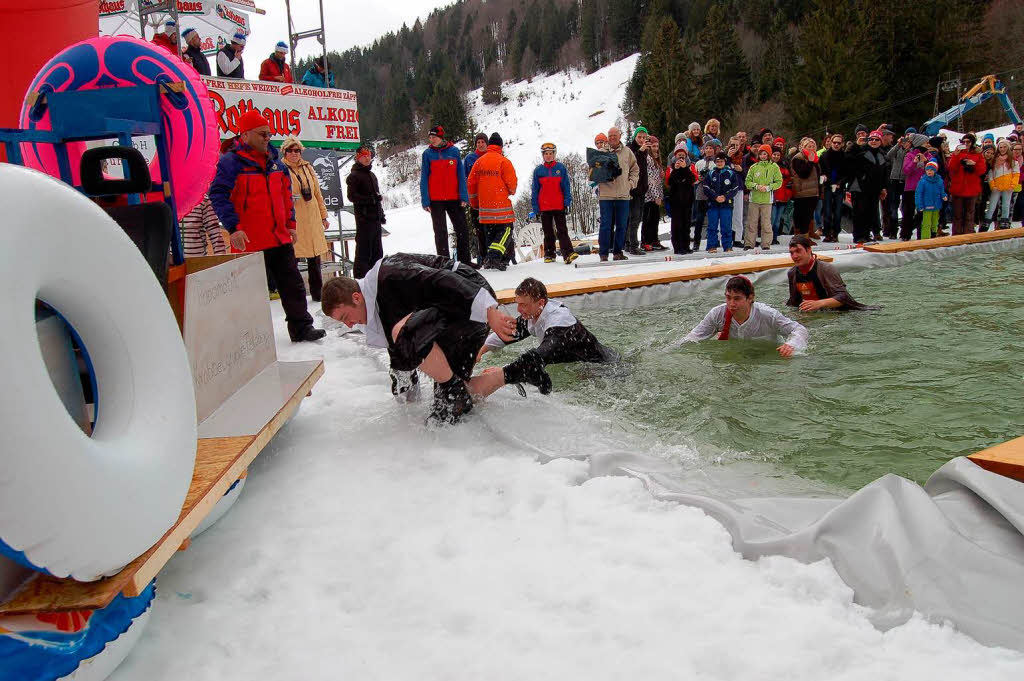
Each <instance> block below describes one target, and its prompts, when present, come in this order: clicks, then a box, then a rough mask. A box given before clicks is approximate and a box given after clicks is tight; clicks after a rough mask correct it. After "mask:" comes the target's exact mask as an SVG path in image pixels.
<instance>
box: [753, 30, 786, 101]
mask: <svg viewBox="0 0 1024 681" xmlns="http://www.w3.org/2000/svg"><path fill="white" fill-rule="evenodd" d="M767 35H768V36H770V40H769V42H768V45H767V47H766V48H765V51H764V55H763V56H762V57H761V59H762V61H763V64H762V66H761V73H760V74H759V77H758V82H757V94H758V97H757V98H758V101H761V102H765V101H767V100H769V99H773V98H774V99H782V96H783V93H784V92H785V91H786V89H787V87H788V85H789V80H790V78H792V76H793V50H792V43H791V42H790V35H789V24H788V23H787V22H786V17H785V15H783V14H782V12H776V13H775V14H774V15H773V17H772V20H771V24H770V26H769V28H768V33H767Z"/></svg>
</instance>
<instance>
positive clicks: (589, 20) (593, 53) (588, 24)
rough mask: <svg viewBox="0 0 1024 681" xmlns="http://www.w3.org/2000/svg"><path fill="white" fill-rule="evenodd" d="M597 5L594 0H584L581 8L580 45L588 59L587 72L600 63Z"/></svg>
mask: <svg viewBox="0 0 1024 681" xmlns="http://www.w3.org/2000/svg"><path fill="white" fill-rule="evenodd" d="M596 5H597V3H596V2H594V1H593V0H584V1H583V6H582V7H581V8H580V46H581V47H582V48H583V57H584V59H586V60H587V72H590V71H593V70H594V69H596V68H597V67H598V63H599V62H598V53H599V52H600V43H599V42H598V41H599V38H598V36H599V30H598V26H597V7H596Z"/></svg>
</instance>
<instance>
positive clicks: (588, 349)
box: [473, 277, 619, 395]
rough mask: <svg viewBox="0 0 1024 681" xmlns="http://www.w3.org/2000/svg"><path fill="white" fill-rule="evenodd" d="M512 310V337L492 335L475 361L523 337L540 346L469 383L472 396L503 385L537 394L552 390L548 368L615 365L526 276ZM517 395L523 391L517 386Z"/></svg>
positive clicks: (583, 329) (542, 288)
mask: <svg viewBox="0 0 1024 681" xmlns="http://www.w3.org/2000/svg"><path fill="white" fill-rule="evenodd" d="M516 307H517V308H518V310H519V318H518V319H517V320H516V330H515V333H514V334H513V336H512V338H511V339H510V340H507V341H503V340H502V339H501V338H500V337H499V336H498V334H496V333H491V334H490V335H489V336H487V339H486V340H485V341H484V345H483V347H482V348H480V352H479V353H478V354H477V361H479V360H480V358H481V357H483V356H484V355H485V354H486V353H488V352H494V351H496V350H500V349H501V348H503V347H505V345H506V344H507V343H517V342H519V341H521V340H523V339H524V338H526V337H527V336H536V337H537V339H538V340H539V341H540V345H538V346H537V348H536V349H534V350H527V351H526V352H524V353H523V354H522V355H520V356H519V358H518V359H516V360H515V361H514V362H512V363H511V364H508V365H506V366H505V367H502V368H498V367H491V368H489V369H485V370H484V372H483V373H482V374H481V375H480V376H477V377H475V378H474V379H473V390H474V392H476V391H480V393H481V394H482V395H490V394H491V393H493V392H494V391H495V390H497V389H498V388H500V387H502V386H503V385H509V384H520V383H529V384H531V385H535V386H537V388H538V389H539V390H540V392H541V394H545V395H546V394H547V393H549V392H551V377H550V376H548V374H547V372H546V371H544V367H546V366H547V365H549V364H562V363H566V362H598V363H606V362H616V361H618V360H619V353H617V352H615V351H614V350H612V349H611V348H608V347H606V346H604V345H601V343H600V342H598V340H597V338H595V337H594V334H592V333H591V332H590V331H588V330H587V327H585V326H583V324H582V323H581V322H580V321H579V320H577V319H576V317H575V316H573V314H572V312H570V311H569V308H567V307H566V306H565V305H562V304H561V303H560V302H558V301H557V300H548V290H547V287H545V286H544V284H543V283H542V282H541V281H539V280H537V279H534V278H533V277H528V278H526V279H523V281H522V282H521V283H520V284H519V286H517V287H516ZM520 391H521V392H523V390H522V388H521V387H520Z"/></svg>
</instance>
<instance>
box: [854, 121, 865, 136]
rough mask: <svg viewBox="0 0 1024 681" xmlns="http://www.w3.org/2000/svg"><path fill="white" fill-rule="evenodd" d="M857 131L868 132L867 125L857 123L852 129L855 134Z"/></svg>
mask: <svg viewBox="0 0 1024 681" xmlns="http://www.w3.org/2000/svg"><path fill="white" fill-rule="evenodd" d="M858 132H868V126H866V125H864V124H863V123H858V124H857V127H856V128H854V129H853V134H854V135H856V134H857V133H858Z"/></svg>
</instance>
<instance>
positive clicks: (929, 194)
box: [914, 160, 949, 239]
mask: <svg viewBox="0 0 1024 681" xmlns="http://www.w3.org/2000/svg"><path fill="white" fill-rule="evenodd" d="M947 200H949V196H948V195H947V194H946V185H945V183H944V182H943V181H942V178H941V177H939V164H938V163H936V162H935V161H934V160H931V161H928V163H927V164H925V167H924V177H922V178H921V179H920V180H919V181H918V183H917V189H916V190H915V191H914V205H916V206H917V209H918V210H919V211H921V238H922V239H931V238H932V236H934V234H935V232H936V231H937V230H938V226H939V211H940V210H941V209H942V204H943V202H945V201H947Z"/></svg>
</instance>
